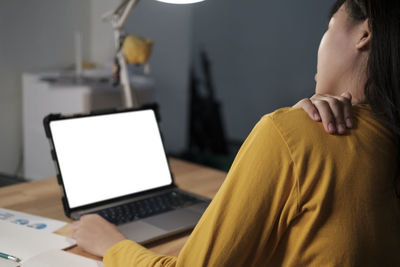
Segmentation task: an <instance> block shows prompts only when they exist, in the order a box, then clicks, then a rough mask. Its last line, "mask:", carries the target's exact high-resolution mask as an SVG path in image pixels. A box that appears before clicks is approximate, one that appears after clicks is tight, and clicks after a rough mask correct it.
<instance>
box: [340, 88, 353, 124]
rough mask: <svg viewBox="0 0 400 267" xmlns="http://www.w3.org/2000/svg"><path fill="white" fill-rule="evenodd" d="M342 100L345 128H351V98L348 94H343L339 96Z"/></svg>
mask: <svg viewBox="0 0 400 267" xmlns="http://www.w3.org/2000/svg"><path fill="white" fill-rule="evenodd" d="M341 96H342V97H343V98H344V109H343V114H344V120H345V123H346V126H347V128H353V117H352V115H351V99H352V96H351V94H350V93H349V92H346V93H343V94H342V95H341Z"/></svg>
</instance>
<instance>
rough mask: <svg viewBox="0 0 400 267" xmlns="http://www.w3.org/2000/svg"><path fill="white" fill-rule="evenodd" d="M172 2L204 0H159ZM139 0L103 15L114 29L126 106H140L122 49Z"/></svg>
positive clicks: (133, 0) (182, 2) (198, 0)
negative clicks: (127, 24)
mask: <svg viewBox="0 0 400 267" xmlns="http://www.w3.org/2000/svg"><path fill="white" fill-rule="evenodd" d="M157 1H159V2H165V3H170V4H191V3H197V2H201V1H204V0H157ZM138 2H139V0H123V1H122V3H121V4H120V5H119V6H118V7H117V9H115V10H114V11H110V12H107V13H106V14H104V15H103V20H106V21H109V22H111V25H112V27H113V30H114V41H115V48H116V50H117V60H118V63H119V67H120V70H119V71H120V73H119V74H120V75H119V76H120V82H121V85H122V90H123V95H124V101H125V107H127V108H132V107H138V106H139V102H138V99H137V96H136V94H135V92H134V91H132V88H131V83H130V79H129V73H128V68H127V62H126V60H125V58H124V56H123V53H122V51H121V49H120V48H121V34H122V32H123V27H124V25H125V23H126V20H127V18H128V16H129V14H130V12H131V11H132V9H133V8H134V7H135V6H136V5H137V4H138Z"/></svg>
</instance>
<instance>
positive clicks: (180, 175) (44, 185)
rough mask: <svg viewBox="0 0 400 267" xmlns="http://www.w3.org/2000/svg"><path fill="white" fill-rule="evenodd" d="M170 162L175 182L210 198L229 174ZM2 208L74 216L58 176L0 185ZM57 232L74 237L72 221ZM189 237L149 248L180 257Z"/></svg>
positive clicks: (170, 239)
mask: <svg viewBox="0 0 400 267" xmlns="http://www.w3.org/2000/svg"><path fill="white" fill-rule="evenodd" d="M170 164H171V170H172V173H173V174H174V177H175V182H176V183H177V184H178V185H179V187H181V188H183V189H185V190H187V191H190V192H193V193H196V194H199V195H203V196H206V197H209V198H213V197H214V195H215V193H216V192H217V191H218V189H219V187H220V186H221V184H222V182H223V181H224V179H225V176H226V173H225V172H222V171H218V170H214V169H210V168H207V167H204V166H200V165H196V164H193V163H189V162H185V161H182V160H177V159H170ZM0 208H6V209H11V210H17V211H22V212H27V213H31V214H34V215H39V216H44V217H48V218H53V219H57V220H62V221H66V222H71V219H69V218H68V217H66V216H65V215H64V209H63V207H62V204H61V193H60V190H59V188H58V184H57V181H56V178H50V179H45V180H41V181H35V182H29V183H23V184H17V185H13V186H7V187H2V188H0ZM56 233H58V234H62V235H65V236H71V234H72V232H71V228H70V224H68V225H67V226H65V227H64V228H62V229H60V230H59V231H57V232H56ZM187 238H188V234H183V235H180V236H175V237H170V238H168V239H165V240H162V241H158V242H156V243H153V244H150V245H148V246H146V247H148V248H149V249H150V250H152V251H154V252H157V253H160V254H164V255H171V256H177V255H178V253H179V251H180V250H181V248H182V247H183V245H184V243H185V242H186V240H187ZM68 251H70V252H72V253H75V254H79V255H82V256H86V257H89V258H93V259H97V260H100V259H99V258H97V257H95V256H93V255H91V254H88V253H86V252H84V251H82V250H81V249H80V248H79V247H73V248H71V249H69V250H68Z"/></svg>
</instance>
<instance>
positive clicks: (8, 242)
mask: <svg viewBox="0 0 400 267" xmlns="http://www.w3.org/2000/svg"><path fill="white" fill-rule="evenodd" d="M75 244H76V241H75V240H74V239H72V238H67V237H64V236H61V235H57V234H53V233H48V232H43V231H38V230H35V229H32V228H29V227H24V226H21V225H17V224H13V223H9V222H5V221H0V252H2V253H6V254H9V255H12V256H15V257H18V258H20V259H21V260H22V261H23V260H27V259H29V258H31V257H33V256H36V255H38V254H40V253H43V252H45V251H49V250H54V249H65V248H68V247H71V246H73V245H75Z"/></svg>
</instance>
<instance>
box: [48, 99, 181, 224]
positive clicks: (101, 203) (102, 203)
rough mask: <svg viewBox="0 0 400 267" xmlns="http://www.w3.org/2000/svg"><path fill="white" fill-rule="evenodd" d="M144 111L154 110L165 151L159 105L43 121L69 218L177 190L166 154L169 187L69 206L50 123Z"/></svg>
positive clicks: (57, 117) (63, 116)
mask: <svg viewBox="0 0 400 267" xmlns="http://www.w3.org/2000/svg"><path fill="white" fill-rule="evenodd" d="M143 110H152V111H153V112H154V114H155V116H156V120H157V126H158V130H159V133H160V136H161V143H162V146H163V149H164V151H165V146H164V141H163V135H162V132H161V129H160V127H159V123H160V121H161V119H160V114H159V112H158V105H156V104H153V105H146V106H143V107H140V108H129V109H112V110H101V111H93V112H89V113H76V114H68V115H65V114H60V113H58V114H49V115H47V116H46V117H45V118H44V119H43V125H44V129H45V133H46V137H47V139H48V141H49V144H50V153H51V157H52V159H53V162H54V165H55V169H56V176H57V182H58V184H59V185H60V188H61V193H62V197H61V200H62V204H63V208H64V213H65V214H66V215H67V216H68V217H70V218H71V217H72V214H73V213H80V212H82V211H84V210H92V209H94V208H96V207H101V206H106V205H110V204H112V203H116V202H123V201H125V200H128V199H133V198H139V197H141V196H144V195H148V194H152V193H157V192H160V191H164V190H170V189H174V188H177V186H176V184H175V179H174V176H173V174H172V172H171V167H170V162H169V159H168V157H167V155H166V153H165V157H166V160H167V164H168V169H169V172H170V175H171V181H172V182H171V184H169V185H167V186H162V187H157V188H154V189H150V190H146V191H142V192H137V193H133V194H128V195H124V196H120V197H116V198H112V199H107V200H104V201H99V202H96V203H92V204H88V205H84V206H79V207H75V208H71V207H70V206H69V204H68V200H67V194H66V190H65V186H64V182H63V178H62V173H61V169H60V165H59V163H58V158H57V152H56V149H55V146H54V140H53V136H52V132H51V128H50V123H51V122H53V121H60V120H69V119H78V118H86V117H94V116H103V115H110V114H118V113H127V112H136V111H143Z"/></svg>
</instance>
